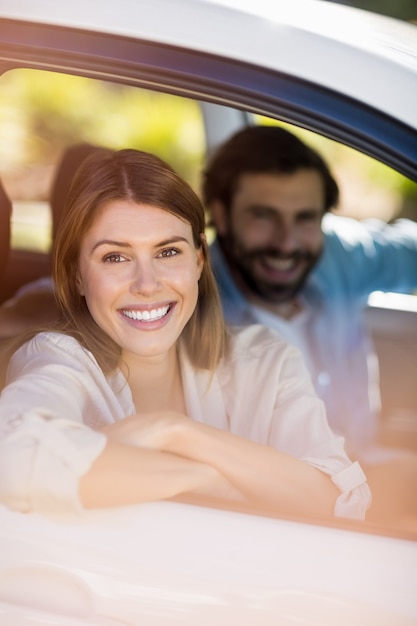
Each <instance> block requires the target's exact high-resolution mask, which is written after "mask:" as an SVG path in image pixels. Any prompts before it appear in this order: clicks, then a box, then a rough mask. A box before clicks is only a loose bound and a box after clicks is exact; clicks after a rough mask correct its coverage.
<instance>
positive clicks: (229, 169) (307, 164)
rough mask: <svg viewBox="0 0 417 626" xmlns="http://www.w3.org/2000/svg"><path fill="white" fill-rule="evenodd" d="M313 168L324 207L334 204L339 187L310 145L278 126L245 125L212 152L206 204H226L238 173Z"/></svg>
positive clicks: (205, 184)
mask: <svg viewBox="0 0 417 626" xmlns="http://www.w3.org/2000/svg"><path fill="white" fill-rule="evenodd" d="M300 169H309V170H316V171H317V172H318V173H319V174H320V175H321V177H322V179H323V184H324V199H325V200H324V211H329V210H330V209H331V208H333V207H335V206H336V205H337V203H338V200H339V189H338V186H337V183H336V181H335V180H334V178H333V176H332V175H331V173H330V170H329V168H328V167H327V165H326V163H325V161H324V160H323V159H322V157H321V156H320V155H319V154H318V153H317V152H316V151H315V150H313V148H310V147H309V146H307V145H306V144H305V143H303V142H302V141H301V140H300V139H298V137H296V136H295V135H293V134H292V133H290V132H288V131H287V130H285V129H284V128H281V127H279V126H249V127H247V128H244V129H243V130H241V131H239V132H237V133H236V134H235V135H233V136H232V137H231V138H230V139H229V140H228V141H226V142H225V143H224V144H223V145H222V146H220V148H219V149H218V150H217V151H216V152H215V154H214V155H213V157H212V159H211V160H209V162H208V165H207V167H206V169H205V171H204V176H203V189H202V191H203V198H204V202H205V204H206V206H209V205H210V203H211V202H212V201H213V200H220V201H221V202H222V203H223V205H224V206H225V207H226V208H229V207H230V204H231V200H232V197H233V195H234V193H235V191H236V186H237V183H238V179H239V177H240V176H241V175H242V174H244V173H277V174H293V173H295V172H296V171H298V170H300Z"/></svg>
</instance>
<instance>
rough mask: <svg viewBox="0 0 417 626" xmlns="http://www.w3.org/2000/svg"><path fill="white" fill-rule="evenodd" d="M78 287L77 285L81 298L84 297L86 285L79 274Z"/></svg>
mask: <svg viewBox="0 0 417 626" xmlns="http://www.w3.org/2000/svg"><path fill="white" fill-rule="evenodd" d="M76 285H77V289H78V292H79V294H80V296H84V295H85V293H84V285H83V281H82V279H81V276H80V275H79V274H77V278H76Z"/></svg>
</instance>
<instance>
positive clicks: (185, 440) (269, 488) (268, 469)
mask: <svg viewBox="0 0 417 626" xmlns="http://www.w3.org/2000/svg"><path fill="white" fill-rule="evenodd" d="M104 430H105V432H106V434H107V436H108V437H110V439H113V441H119V442H122V441H123V442H126V443H127V442H128V443H130V445H132V446H134V445H136V446H142V447H148V448H150V449H154V450H161V451H165V452H170V453H173V454H175V455H178V456H179V457H183V458H184V459H188V460H192V461H194V462H197V463H202V464H205V465H207V466H210V467H212V468H215V469H216V470H217V471H218V472H219V473H220V474H221V475H222V476H223V477H224V479H226V480H227V481H228V482H229V483H231V484H232V485H233V486H234V487H235V489H237V490H238V491H239V492H241V493H242V494H243V495H244V496H245V497H246V498H247V500H248V501H249V502H251V503H252V504H254V505H256V506H260V507H262V508H267V509H270V510H272V511H274V512H279V513H281V514H292V515H314V516H317V515H318V516H320V517H323V516H325V517H331V516H333V513H334V507H335V502H336V499H337V497H338V495H339V494H340V492H339V490H338V489H337V487H336V486H335V485H334V484H333V483H332V481H331V479H330V477H329V476H327V475H326V474H324V473H322V472H321V471H319V470H318V469H316V468H315V467H313V466H311V465H309V464H308V463H305V462H303V461H300V460H299V459H297V458H293V457H292V456H290V455H287V454H284V453H282V452H280V451H278V450H275V449H274V448H271V447H269V446H265V445H261V444H257V443H254V442H252V441H249V440H247V439H244V438H242V437H238V436H237V435H234V434H231V433H229V432H226V431H223V430H219V429H217V428H214V427H212V426H208V425H206V424H201V423H199V422H196V421H194V420H191V419H189V418H187V417H185V416H183V415H180V414H177V413H169V412H167V413H155V414H148V415H138V416H131V417H129V418H126V419H125V420H123V421H122V422H118V423H117V424H114V425H112V426H109V427H106V428H105V429H104Z"/></svg>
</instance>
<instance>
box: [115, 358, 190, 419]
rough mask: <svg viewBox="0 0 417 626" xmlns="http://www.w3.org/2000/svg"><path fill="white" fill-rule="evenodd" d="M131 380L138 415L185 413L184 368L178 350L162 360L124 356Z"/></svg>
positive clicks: (129, 379) (130, 385)
mask: <svg viewBox="0 0 417 626" xmlns="http://www.w3.org/2000/svg"><path fill="white" fill-rule="evenodd" d="M123 360H124V362H125V363H126V365H127V367H128V373H127V380H128V383H129V387H130V390H131V393H132V398H133V403H134V405H135V408H136V413H150V412H155V411H165V410H169V411H180V412H181V413H185V411H186V408H185V400H184V394H183V388H182V380H181V369H180V364H179V359H178V355H177V351H176V350H172V351H171V352H170V354H169V355H168V356H166V357H164V358H161V359H152V360H151V359H149V360H145V361H144V360H141V359H136V358H135V357H134V356H132V355H129V356H126V355H124V358H123Z"/></svg>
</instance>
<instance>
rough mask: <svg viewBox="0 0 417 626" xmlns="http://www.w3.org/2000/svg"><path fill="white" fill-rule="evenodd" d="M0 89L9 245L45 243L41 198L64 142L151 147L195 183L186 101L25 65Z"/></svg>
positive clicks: (195, 144)
mask: <svg viewBox="0 0 417 626" xmlns="http://www.w3.org/2000/svg"><path fill="white" fill-rule="evenodd" d="M0 94H1V98H0V136H1V138H2V141H1V142H0V178H1V180H2V183H3V185H4V187H5V189H6V190H7V193H8V195H9V197H10V198H11V199H12V201H13V215H12V246H13V248H14V249H26V250H34V251H41V252H46V251H47V250H48V249H49V247H50V243H51V218H50V214H49V207H48V197H49V193H50V188H51V184H52V180H53V176H54V173H55V167H56V164H57V161H58V160H59V158H60V156H61V154H62V153H63V151H64V149H65V148H66V147H67V146H69V145H71V144H74V143H79V142H90V143H93V144H99V145H103V146H108V147H111V148H115V149H119V148H125V147H132V148H138V149H143V150H147V151H151V152H154V153H155V154H157V155H158V156H160V157H161V158H163V159H165V160H166V161H167V162H168V163H170V164H171V165H172V166H173V167H174V168H175V169H176V170H177V171H178V172H179V173H180V174H182V175H183V176H184V178H186V180H187V181H188V182H189V183H190V184H191V185H192V186H193V187H197V185H198V177H199V175H200V169H201V162H202V159H203V157H204V150H205V142H204V131H203V122H202V117H201V113H200V109H199V107H198V104H197V103H196V102H194V101H192V100H187V99H184V98H180V97H177V96H171V95H168V94H162V93H157V92H149V91H145V90H141V89H138V88H137V87H129V86H124V85H118V84H113V83H108V82H102V81H98V80H94V79H89V78H82V77H77V76H69V75H64V74H57V73H53V72H45V71H40V70H28V69H25V70H23V69H19V70H13V71H11V72H8V73H7V74H5V75H4V76H2V77H1V78H0Z"/></svg>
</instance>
